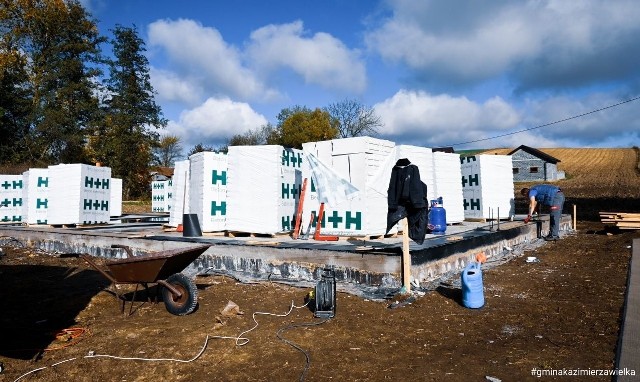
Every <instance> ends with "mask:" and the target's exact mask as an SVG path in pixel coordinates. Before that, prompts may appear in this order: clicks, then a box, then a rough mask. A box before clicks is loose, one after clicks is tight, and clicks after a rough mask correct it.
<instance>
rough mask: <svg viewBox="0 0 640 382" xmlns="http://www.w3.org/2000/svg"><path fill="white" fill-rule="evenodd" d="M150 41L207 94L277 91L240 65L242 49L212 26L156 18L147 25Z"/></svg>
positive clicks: (251, 95) (258, 95)
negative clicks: (232, 43)
mask: <svg viewBox="0 0 640 382" xmlns="http://www.w3.org/2000/svg"><path fill="white" fill-rule="evenodd" d="M149 45H150V46H152V47H159V48H162V49H163V51H164V52H165V53H166V55H167V59H168V61H169V63H170V64H171V65H172V67H173V70H174V71H176V72H178V75H179V76H181V77H184V78H188V80H189V81H191V82H193V83H197V84H198V85H199V86H201V87H202V88H204V89H205V91H206V92H207V93H208V94H216V95H220V94H225V95H229V96H232V97H234V98H240V99H245V100H246V99H269V98H271V97H274V96H275V94H276V92H274V91H273V90H271V89H267V88H266V87H265V85H264V84H263V83H262V82H261V81H260V80H259V79H258V78H257V77H256V76H255V75H254V73H253V72H252V71H251V70H249V69H247V68H246V67H245V66H244V65H243V62H242V57H241V56H242V54H241V52H240V51H239V50H238V49H237V48H236V47H234V46H232V45H229V44H227V43H226V42H225V41H224V39H223V37H222V36H221V35H220V33H219V32H218V30H216V29H215V28H211V27H205V26H203V25H202V24H200V23H198V22H195V21H193V20H185V19H180V20H176V21H172V20H158V21H155V22H153V23H151V24H150V25H149ZM191 86H193V85H191Z"/></svg>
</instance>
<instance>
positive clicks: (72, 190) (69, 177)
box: [47, 164, 111, 225]
mask: <svg viewBox="0 0 640 382" xmlns="http://www.w3.org/2000/svg"><path fill="white" fill-rule="evenodd" d="M48 169H49V211H48V215H47V221H48V223H49V224H54V225H55V224H97V223H108V222H109V220H110V212H109V204H110V201H111V168H109V167H97V166H90V165H85V164H60V165H56V166H49V168H48Z"/></svg>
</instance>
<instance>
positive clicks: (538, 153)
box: [507, 145, 560, 164]
mask: <svg viewBox="0 0 640 382" xmlns="http://www.w3.org/2000/svg"><path fill="white" fill-rule="evenodd" d="M519 150H522V151H524V152H527V153H529V154H531V155H533V156H536V157H538V158H540V159H542V160H543V161H545V162H549V163H552V164H556V163H558V162H560V159H558V158H555V157H552V156H551V155H549V154H547V153H544V152H542V151H540V150H538V149H534V148H533V147H529V146H525V145H520V146H519V147H518V148H516V149H515V150H512V151H511V152H510V153H509V154H507V155H513V153H515V152H516V151H519Z"/></svg>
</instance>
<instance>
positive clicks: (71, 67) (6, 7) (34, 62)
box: [0, 0, 104, 163]
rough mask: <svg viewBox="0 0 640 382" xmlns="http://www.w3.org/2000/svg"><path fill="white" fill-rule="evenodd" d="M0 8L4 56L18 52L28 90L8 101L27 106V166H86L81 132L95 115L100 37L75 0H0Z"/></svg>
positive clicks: (16, 72) (84, 136)
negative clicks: (26, 79) (33, 163)
mask: <svg viewBox="0 0 640 382" xmlns="http://www.w3.org/2000/svg"><path fill="white" fill-rule="evenodd" d="M1 4H2V7H1V8H2V12H0V23H1V27H0V29H1V31H2V33H3V36H2V39H3V46H2V49H3V53H9V54H11V53H12V52H20V53H19V54H20V55H23V59H22V60H19V61H18V65H22V66H21V70H24V73H26V74H27V76H28V86H19V88H18V89H14V90H16V91H23V90H26V91H28V96H26V97H25V95H24V94H23V95H20V94H16V93H13V94H12V95H11V96H10V97H12V98H13V99H20V100H24V99H25V98H26V99H29V100H30V101H31V104H30V107H29V116H28V126H29V131H28V137H27V138H26V139H27V141H28V147H26V148H25V150H24V152H25V153H26V154H28V156H29V158H28V159H29V160H30V161H31V162H44V163H58V162H80V161H85V160H86V159H87V156H86V152H85V148H86V138H87V131H86V129H87V127H88V126H89V125H90V124H91V123H92V121H93V120H94V119H95V118H96V116H97V111H98V101H97V98H96V96H95V94H96V93H97V92H96V90H97V87H98V86H97V80H96V78H97V77H98V76H99V75H100V74H101V73H100V70H99V65H100V63H101V57H100V49H99V45H100V44H101V43H102V42H103V41H104V38H102V37H100V36H99V34H98V29H97V27H96V24H95V22H94V21H93V20H92V19H91V18H90V15H89V14H88V13H87V12H86V11H85V9H84V8H83V7H82V5H81V4H80V3H79V2H78V1H77V0H64V1H63V0H14V1H10V0H2V3H1ZM5 49H6V51H5ZM14 63H15V62H14ZM5 68H6V67H5ZM14 69H16V70H15V71H14V73H15V74H17V75H18V76H20V74H19V73H20V70H17V69H18V68H14ZM3 72H5V73H6V70H4V69H3ZM21 81H22V78H19V79H18V83H20V82H21ZM16 97H17V98H16ZM5 106H6V105H5ZM23 107H24V106H23V104H21V103H19V104H14V105H13V106H10V107H8V108H7V107H5V110H13V111H16V110H18V114H20V113H21V112H23V110H24V109H23ZM10 114H12V113H10ZM5 115H6V112H5ZM14 115H15V114H14ZM21 123H22V122H21ZM19 134H24V130H21V131H20V133H19ZM17 142H21V141H20V140H18V141H17Z"/></svg>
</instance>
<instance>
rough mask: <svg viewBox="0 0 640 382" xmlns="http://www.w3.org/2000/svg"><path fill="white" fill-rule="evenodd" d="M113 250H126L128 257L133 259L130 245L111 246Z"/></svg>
mask: <svg viewBox="0 0 640 382" xmlns="http://www.w3.org/2000/svg"><path fill="white" fill-rule="evenodd" d="M111 248H120V249H124V251H125V253H126V254H127V257H133V252H132V251H131V248H130V247H129V246H128V245H122V244H111Z"/></svg>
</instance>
